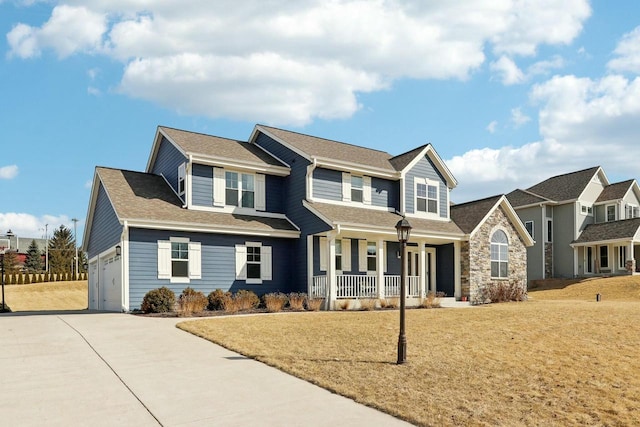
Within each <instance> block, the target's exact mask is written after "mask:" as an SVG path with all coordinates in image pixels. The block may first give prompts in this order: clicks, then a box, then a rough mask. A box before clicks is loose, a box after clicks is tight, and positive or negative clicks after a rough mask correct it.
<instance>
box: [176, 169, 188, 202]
mask: <svg viewBox="0 0 640 427" xmlns="http://www.w3.org/2000/svg"><path fill="white" fill-rule="evenodd" d="M181 181H182V183H183V184H182V186H183V188H182V191H180V182H181ZM177 185H178V188H177V190H178V191H177V192H178V196H184V195H185V193H186V192H187V164H186V163H182V164H181V165H180V166H178V182H177Z"/></svg>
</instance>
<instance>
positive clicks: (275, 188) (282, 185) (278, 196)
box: [265, 175, 287, 213]
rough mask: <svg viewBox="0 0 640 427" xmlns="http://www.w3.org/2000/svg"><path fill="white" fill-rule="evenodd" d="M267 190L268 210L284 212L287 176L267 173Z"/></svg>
mask: <svg viewBox="0 0 640 427" xmlns="http://www.w3.org/2000/svg"><path fill="white" fill-rule="evenodd" d="M265 192H266V194H265V197H266V202H267V206H266V208H267V212H274V213H284V212H285V207H284V201H285V200H286V198H287V185H286V178H285V177H281V176H274V175H266V176H265Z"/></svg>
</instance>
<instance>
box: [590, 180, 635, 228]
mask: <svg viewBox="0 0 640 427" xmlns="http://www.w3.org/2000/svg"><path fill="white" fill-rule="evenodd" d="M594 205H595V216H596V222H598V223H600V222H611V221H618V220H621V219H631V218H638V217H640V187H639V186H638V183H637V182H636V180H635V179H630V180H627V181H622V182H616V183H613V184H610V185H607V186H605V187H604V188H603V190H602V192H601V193H600V195H599V197H598V199H597V200H596V202H595V204H594Z"/></svg>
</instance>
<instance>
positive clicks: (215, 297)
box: [207, 289, 232, 310]
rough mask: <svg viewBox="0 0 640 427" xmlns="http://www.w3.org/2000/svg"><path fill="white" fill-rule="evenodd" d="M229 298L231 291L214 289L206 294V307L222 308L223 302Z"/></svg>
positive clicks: (210, 308)
mask: <svg viewBox="0 0 640 427" xmlns="http://www.w3.org/2000/svg"><path fill="white" fill-rule="evenodd" d="M231 298H232V295H231V292H225V291H223V290H222V289H216V290H214V291H213V292H211V293H210V294H209V295H208V296H207V299H208V300H209V305H208V306H207V308H208V309H209V310H224V302H225V301H226V300H228V299H231Z"/></svg>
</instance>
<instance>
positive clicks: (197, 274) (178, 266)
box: [158, 237, 202, 283]
mask: <svg viewBox="0 0 640 427" xmlns="http://www.w3.org/2000/svg"><path fill="white" fill-rule="evenodd" d="M201 261H202V259H201V245H200V243H199V242H191V241H189V239H188V238H184V237H171V239H170V240H158V279H169V280H171V283H189V281H190V280H191V279H201V278H202V266H201Z"/></svg>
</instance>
